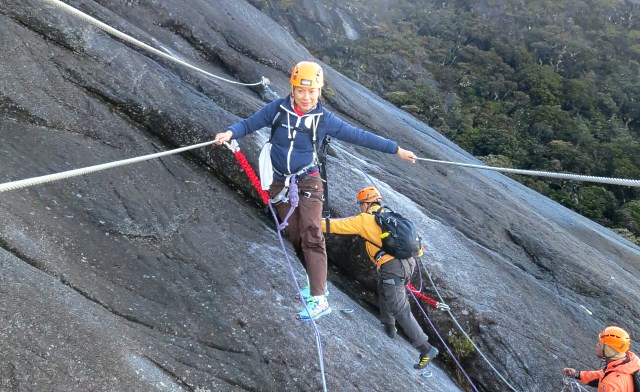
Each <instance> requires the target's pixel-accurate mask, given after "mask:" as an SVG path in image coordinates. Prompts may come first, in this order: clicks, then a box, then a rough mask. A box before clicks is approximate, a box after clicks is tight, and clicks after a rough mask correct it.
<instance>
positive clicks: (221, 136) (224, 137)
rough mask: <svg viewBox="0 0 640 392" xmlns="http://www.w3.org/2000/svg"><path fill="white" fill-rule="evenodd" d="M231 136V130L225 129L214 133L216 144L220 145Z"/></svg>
mask: <svg viewBox="0 0 640 392" xmlns="http://www.w3.org/2000/svg"><path fill="white" fill-rule="evenodd" d="M232 137H233V132H231V131H226V132H220V133H218V134H216V138H215V140H216V142H215V144H216V145H220V144H222V143H224V142H228V141H229V140H231V138H232Z"/></svg>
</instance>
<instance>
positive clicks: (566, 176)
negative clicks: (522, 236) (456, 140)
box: [416, 158, 640, 186]
mask: <svg viewBox="0 0 640 392" xmlns="http://www.w3.org/2000/svg"><path fill="white" fill-rule="evenodd" d="M416 160H418V161H425V162H432V163H442V164H446V165H455V166H463V167H470V168H474V169H484V170H494V171H498V172H502V173H513V174H524V175H529V176H538V177H551V178H562V179H566V180H576V181H588V182H597V183H602V184H613V185H626V186H640V180H633V179H628V178H610V177H597V176H584V175H581V174H572V173H552V172H546V171H537V170H521V169H510V168H505V167H494V166H483V165H474V164H471V163H461V162H449V161H440V160H437V159H427V158H416Z"/></svg>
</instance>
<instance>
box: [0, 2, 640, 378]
mask: <svg viewBox="0 0 640 392" xmlns="http://www.w3.org/2000/svg"><path fill="white" fill-rule="evenodd" d="M67 3H68V4H69V5H72V6H73V7H76V8H78V9H79V10H81V11H83V12H85V13H87V14H89V15H91V16H92V17H94V18H96V19H98V20H100V21H102V22H104V23H107V24H108V25H110V26H112V27H114V28H116V29H119V30H120V31H123V32H125V33H127V34H128V35H130V36H132V37H135V38H136V39H138V40H140V41H142V42H145V43H146V44H148V45H151V46H153V47H155V48H157V49H160V50H162V51H164V52H165V53H168V54H171V55H173V56H175V57H176V58H180V59H182V60H184V61H187V62H189V63H191V64H193V65H195V66H197V67H199V68H202V69H204V70H206V71H207V72H209V73H211V74H213V75H217V76H221V77H224V78H226V79H228V80H232V81H235V82H243V83H254V82H258V81H260V79H261V77H263V76H264V77H267V78H268V79H269V80H270V81H271V85H270V86H269V88H268V89H265V88H263V87H261V86H253V87H247V86H243V85H238V84H232V83H229V82H227V81H225V80H221V79H217V78H213V77H207V76H204V75H202V74H200V73H198V72H195V71H193V70H191V69H188V68H185V67H184V66H182V65H179V64H175V63H173V62H171V61H168V60H166V59H163V58H160V57H158V56H155V55H152V54H149V53H148V52H146V51H144V50H142V49H139V48H137V47H135V46H133V45H131V44H130V43H127V42H124V41H122V40H120V39H117V38H114V37H112V36H111V35H109V34H107V33H105V32H103V31H101V30H99V29H97V28H96V27H94V26H93V25H91V24H89V23H87V21H85V20H81V19H78V18H77V17H75V16H73V15H70V14H68V13H66V12H64V11H63V10H61V9H59V8H57V7H54V6H53V5H51V4H50V3H49V2H46V1H36V0H21V1H17V0H5V1H3V2H2V4H0V31H1V32H2V34H0V58H1V61H0V70H1V72H2V75H3V76H2V78H1V79H0V168H2V169H1V170H0V183H5V182H9V181H14V180H20V179H24V178H30V177H36V176H41V175H45V174H50V173H56V172H61V171H65V170H70V169H76V168H80V167H86V166H91V165H96V164H100V163H106V162H112V161H118V160H122V159H127V158H132V157H136V156H141V155H146V154H151V153H155V152H159V151H166V150H170V149H173V148H176V147H178V146H185V145H191V144H195V143H199V142H203V141H207V140H210V137H211V136H212V135H213V134H215V133H217V132H219V131H222V130H224V129H225V127H226V126H228V125H229V124H231V123H233V122H234V121H236V120H237V119H239V118H242V117H246V116H248V115H250V114H251V113H252V112H254V111H255V110H256V109H258V108H259V107H261V106H262V105H264V103H265V102H266V100H268V99H270V98H272V97H274V96H276V95H279V96H284V95H286V94H287V92H288V72H289V69H290V68H291V66H292V65H293V64H295V63H296V62H297V61H300V60H309V59H313V57H312V55H311V54H310V53H309V52H308V51H307V50H306V49H305V48H304V47H303V46H301V45H300V44H299V43H297V41H296V39H297V37H296V36H295V34H296V33H295V32H291V33H290V32H289V31H287V30H285V29H284V28H282V27H281V26H280V25H278V24H276V23H275V22H274V21H273V20H272V19H270V18H269V17H267V16H266V15H265V14H263V13H262V12H261V11H259V10H258V9H256V8H254V7H253V6H251V5H250V4H248V3H245V2H243V1H235V0H233V1H232V0H228V1H190V2H181V1H174V0H168V1H163V2H158V1H113V0H112V1H107V0H100V1H69V2H67ZM305 9H308V8H305ZM347 11H348V8H341V9H340V12H341V13H342V18H343V19H344V20H349V21H351V22H350V24H349V26H352V27H353V29H354V31H355V32H357V23H356V21H357V18H358V17H357V15H351V16H350V15H348V14H347V13H346V12H347ZM313 12H319V11H318V10H315V11H313ZM327 12H328V11H327ZM326 15H327V16H326V20H327V23H329V22H330V21H331V20H334V21H337V20H338V19H332V17H330V15H331V13H330V12H328V13H327V14H326ZM307 17H309V16H308V15H307ZM340 20H342V19H340ZM345 31H346V30H345ZM292 34H293V36H292ZM305 34H314V31H311V30H310V31H305ZM349 34H352V36H351V38H348V39H357V34H355V35H354V34H353V32H351V33H349ZM326 74H327V80H328V82H329V86H330V87H331V91H332V92H333V93H332V94H328V93H326V94H325V100H326V104H327V106H328V107H329V108H330V109H331V110H333V111H335V112H336V113H337V114H338V115H339V116H340V117H342V118H344V119H347V120H349V121H351V122H353V123H354V124H358V125H360V126H363V127H366V128H368V129H371V130H373V131H374V132H376V133H378V134H380V135H382V136H385V137H389V138H392V139H394V140H397V141H398V142H399V143H400V145H401V146H403V147H405V148H408V149H411V150H413V151H414V152H415V153H416V154H417V155H418V156H420V157H424V158H433V159H441V160H450V161H463V162H475V160H474V159H473V158H472V157H471V156H469V155H468V154H466V153H465V152H464V151H463V150H461V149H460V148H459V147H457V146H455V145H454V144H452V143H451V142H449V141H448V140H446V139H444V138H443V137H442V136H441V135H439V134H438V133H437V132H436V131H435V130H433V129H431V128H429V127H427V126H426V125H424V124H422V123H420V122H418V121H416V120H415V119H414V118H412V117H411V116H409V115H408V114H406V113H404V112H402V111H400V110H398V109H397V108H394V107H393V106H392V105H389V104H387V103H386V102H385V101H383V100H381V99H380V98H378V97H376V96H375V95H373V94H371V93H370V92H369V91H367V90H366V89H364V88H362V87H361V86H360V85H358V84H356V83H354V82H352V81H350V80H348V79H346V78H345V77H343V76H342V75H341V74H339V73H338V72H335V71H333V70H332V69H330V68H328V67H327V69H326ZM327 91H328V90H327ZM267 133H268V132H267V131H263V132H260V133H258V134H255V135H252V136H249V137H247V138H245V139H242V140H241V141H240V144H241V147H242V150H243V151H244V152H245V154H246V155H247V157H248V159H249V161H250V162H251V163H252V164H253V165H254V167H255V166H256V165H255V164H256V162H257V155H258V149H259V148H260V146H261V144H262V142H263V141H264V140H265V139H266V137H267ZM329 181H330V185H329V186H330V198H331V199H330V202H331V208H332V213H333V216H336V217H339V216H347V215H350V214H353V213H354V212H356V211H355V209H354V207H353V199H354V195H355V192H357V190H358V189H360V188H361V187H363V186H366V185H369V184H370V183H371V182H373V183H374V185H376V186H378V187H379V188H380V190H381V191H382V193H383V195H384V196H385V200H386V201H387V202H388V203H389V204H390V205H392V206H394V207H395V209H396V210H398V211H399V212H401V213H403V214H404V215H407V216H411V217H412V218H413V220H414V221H415V222H417V223H418V225H419V228H420V229H419V230H420V232H421V234H422V236H423V238H425V240H426V246H427V248H426V253H425V256H424V257H423V258H422V261H423V263H424V266H425V267H426V268H427V269H428V271H429V272H430V273H431V276H432V277H433V279H434V281H435V283H436V285H437V287H438V290H439V292H440V293H441V294H442V296H443V297H444V299H445V301H446V302H447V303H448V304H449V305H451V307H452V312H453V314H454V315H456V317H457V318H458V320H459V321H460V323H461V324H462V325H463V326H464V328H465V329H466V330H467V331H468V332H469V333H470V334H471V335H472V336H473V337H474V338H475V340H476V342H477V344H478V346H479V347H480V348H481V349H482V351H483V352H484V353H485V354H486V355H487V357H488V358H489V359H490V360H491V361H492V363H493V364H494V366H496V368H497V369H498V370H499V371H500V372H501V373H502V374H503V375H504V376H505V378H506V379H507V380H508V381H509V383H511V385H513V387H514V388H516V389H517V390H519V391H548V390H555V389H559V387H560V385H561V382H562V379H561V375H560V368H561V367H563V366H564V365H571V366H573V367H580V368H587V367H592V366H595V365H596V363H595V362H597V361H594V360H593V359H594V357H593V353H592V351H593V345H594V339H595V334H596V332H598V331H599V330H600V329H601V328H602V327H603V326H604V325H605V324H610V323H616V324H619V325H621V326H623V327H625V328H628V329H629V330H630V332H631V333H632V336H635V334H636V333H638V332H640V331H638V329H637V325H638V321H640V320H639V319H640V315H639V313H638V310H637V307H636V304H637V302H638V299H639V298H638V296H639V295H638V293H639V292H640V287H639V286H640V284H639V283H638V280H637V278H636V277H637V276H638V274H639V272H640V271H639V268H640V267H639V266H640V250H639V249H638V248H637V247H635V246H633V245H631V244H630V243H628V242H626V241H624V240H623V239H621V238H620V237H618V236H616V235H615V234H613V233H611V232H610V231H608V230H606V229H604V228H602V227H601V226H598V225H597V224H594V223H593V222H591V221H588V220H586V219H584V218H582V217H580V216H578V215H576V214H574V213H573V212H571V211H569V210H567V209H565V208H563V207H561V206H559V205H557V204H556V203H554V202H552V201H550V200H548V199H546V198H544V197H542V196H540V195H538V194H536V193H535V192H532V191H530V190H528V189H526V188H524V187H522V186H521V185H519V184H518V183H516V182H514V181H512V180H510V179H509V178H507V177H504V176H502V175H500V174H497V173H494V172H484V171H473V170H470V169H464V168H457V167H451V166H444V165H441V164H435V163H417V164H415V165H411V164H408V163H406V162H404V161H401V160H399V159H397V158H396V157H393V156H389V155H386V154H381V153H377V152H373V151H370V150H367V149H363V148H360V147H354V146H351V145H348V144H346V143H342V142H340V141H334V142H332V149H331V155H330V157H329ZM0 200H1V202H0V217H1V219H2V221H3V228H2V230H0V271H2V273H1V274H0V315H1V319H0V320H1V321H0V347H1V348H0V390H2V391H5V390H6V391H24V390H27V391H85V390H95V391H112V390H118V391H180V390H184V391H207V390H209V391H222V390H224V391H228V390H249V391H282V390H287V391H298V390H301V391H317V390H322V388H323V384H326V385H327V388H328V390H335V391H338V390H339V391H358V390H375V391H389V390H414V389H420V390H427V391H456V390H461V389H460V387H458V386H457V385H456V383H455V382H454V381H453V378H452V377H450V376H449V375H448V373H447V372H445V371H444V370H443V369H445V368H446V367H445V366H442V363H441V362H439V361H436V365H437V366H436V367H434V368H433V371H434V376H433V377H431V378H428V379H425V378H422V377H420V376H419V375H418V374H416V373H415V372H414V371H413V369H412V368H411V365H412V363H413V362H414V361H415V360H416V359H417V355H416V354H415V351H414V350H413V349H412V348H411V347H410V344H409V343H408V342H406V341H404V340H402V339H395V340H389V339H388V338H387V337H386V335H385V334H384V332H383V330H382V328H381V327H380V324H379V322H378V320H377V317H376V314H375V309H373V308H372V306H371V305H375V295H374V294H372V292H371V289H372V287H373V285H372V283H373V273H374V272H373V269H372V267H371V266H370V265H369V263H368V261H367V260H365V259H364V258H363V257H362V242H361V241H359V240H356V239H352V238H340V237H338V236H330V237H329V239H328V247H329V253H330V261H331V264H332V268H331V274H330V275H331V282H330V287H329V288H330V290H331V296H330V301H331V304H332V306H333V307H334V314H332V315H331V316H329V317H326V318H324V319H322V320H321V321H320V322H318V333H319V335H320V337H321V342H322V347H323V355H322V359H323V362H322V364H321V363H320V361H319V356H318V352H317V349H316V339H315V337H314V329H313V328H312V327H311V325H309V324H300V323H299V322H298V321H296V320H295V319H294V315H295V313H297V311H298V310H299V308H300V304H299V303H297V302H296V301H295V300H294V298H293V297H294V295H295V290H296V288H295V285H294V283H293V280H292V275H293V276H295V277H296V278H297V281H298V283H299V284H303V283H304V277H303V270H302V268H301V266H300V263H299V262H298V261H297V260H296V259H295V256H294V252H293V251H292V249H291V247H289V246H288V245H286V250H287V252H288V258H289V262H288V261H287V258H286V257H285V256H284V255H283V253H282V250H281V249H280V245H279V240H278V235H277V232H276V231H275V230H274V224H273V222H272V221H271V220H270V218H269V215H268V214H265V210H264V207H262V206H261V205H260V201H259V197H258V195H257V193H256V192H255V191H254V190H253V189H252V187H251V185H250V184H249V182H248V181H247V179H246V176H245V175H244V173H243V172H242V170H241V169H240V168H239V166H238V164H237V163H236V161H235V159H234V156H233V154H232V153H231V152H230V151H229V150H227V149H225V148H212V147H205V148H201V149H196V150H192V151H190V152H188V153H183V154H180V155H171V156H167V157H163V158H160V159H155V160H150V161H148V162H144V163H137V164H133V165H127V166H122V167H119V168H114V169H110V170H106V171H102V172H98V173H92V174H87V175H83V176H79V177H74V178H71V179H66V180H61V181H57V182H52V183H48V184H42V185H36V186H32V187H29V188H24V189H19V190H13V191H8V192H3V193H0ZM290 265H291V267H290ZM417 279H418V277H417V276H416V283H414V284H415V285H417ZM423 280H424V288H425V292H426V293H427V294H429V295H431V296H436V293H435V291H434V289H433V287H431V285H430V283H429V281H428V279H427V277H426V275H424V274H423ZM349 308H352V309H355V311H354V312H353V313H346V312H344V311H342V310H343V309H349ZM587 310H588V311H589V312H587ZM416 312H417V313H419V310H418V309H416ZM428 314H429V317H430V318H431V321H432V322H434V324H435V325H436V328H437V329H438V331H439V332H440V334H441V335H442V336H445V337H446V336H448V335H449V333H454V332H455V331H456V329H455V327H454V325H453V323H452V321H451V319H450V318H449V317H448V315H447V314H441V313H436V312H434V311H431V310H429V313H428ZM421 318H422V317H421ZM422 321H425V320H422ZM425 330H426V331H427V332H428V334H429V335H430V337H431V340H432V342H433V343H434V344H435V345H436V346H437V347H439V348H440V351H441V352H443V353H444V351H445V350H444V347H443V345H442V343H441V342H439V341H438V338H437V336H436V334H435V333H434V332H433V330H432V329H431V328H430V327H429V326H428V324H427V323H425ZM445 357H446V355H444V354H443V356H442V358H445ZM321 365H322V366H321ZM463 365H464V366H465V369H466V371H467V372H468V373H469V375H470V376H471V378H472V380H473V382H474V383H476V385H477V386H478V388H481V389H482V390H485V391H502V390H508V387H507V386H506V385H505V384H504V383H503V382H502V381H501V380H500V379H499V378H498V377H497V376H496V375H495V373H493V372H492V371H491V370H490V369H489V367H488V365H487V364H486V363H485V362H484V361H483V360H482V358H481V357H480V356H478V355H475V356H471V357H469V358H467V359H465V360H464V361H463ZM321 368H323V369H324V374H325V375H326V380H325V382H324V383H323V380H322V374H323V373H322V372H321ZM380 369H385V371H384V372H381V371H380ZM554 375H555V376H554Z"/></svg>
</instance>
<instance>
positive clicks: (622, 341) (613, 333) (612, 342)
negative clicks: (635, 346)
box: [598, 325, 631, 353]
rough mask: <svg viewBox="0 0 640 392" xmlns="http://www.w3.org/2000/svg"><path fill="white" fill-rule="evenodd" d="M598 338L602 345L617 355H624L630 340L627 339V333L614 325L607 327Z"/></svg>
mask: <svg viewBox="0 0 640 392" xmlns="http://www.w3.org/2000/svg"><path fill="white" fill-rule="evenodd" d="M598 338H599V339H600V341H601V342H602V344H606V345H607V346H609V347H611V348H612V349H614V350H616V351H617V352H619V353H626V352H627V351H629V345H630V344H631V339H630V338H629V334H628V333H627V331H625V330H624V329H622V328H620V327H616V326H615V325H612V326H610V327H607V328H605V329H604V330H603V331H602V332H600V335H598Z"/></svg>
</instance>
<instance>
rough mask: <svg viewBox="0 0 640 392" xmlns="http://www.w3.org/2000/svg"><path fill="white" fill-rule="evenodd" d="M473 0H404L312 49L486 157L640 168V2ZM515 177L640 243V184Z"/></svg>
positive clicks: (579, 168)
mask: <svg viewBox="0 0 640 392" xmlns="http://www.w3.org/2000/svg"><path fill="white" fill-rule="evenodd" d="M271 3H272V4H274V2H271ZM296 3H297V2H293V1H278V2H275V4H276V7H277V8H278V11H279V12H284V13H286V12H287V9H288V8H290V7H295V6H296ZM469 3H470V2H468V1H445V2H432V1H426V0H413V1H412V0H396V1H394V2H393V4H392V5H391V4H389V5H388V7H387V8H386V9H383V10H382V12H381V8H380V7H378V8H377V9H375V10H373V9H371V10H370V12H371V13H373V12H374V11H375V15H373V14H372V15H370V18H369V19H368V20H374V21H375V24H372V25H369V26H367V27H366V31H365V32H364V34H361V36H360V37H359V39H357V40H353V41H350V42H349V43H348V44H344V41H342V42H340V41H338V43H337V44H335V45H331V46H326V47H313V45H311V47H310V48H309V49H310V50H311V51H312V53H313V54H314V55H315V56H316V57H318V58H320V59H322V60H323V61H324V62H326V63H327V64H329V65H331V66H332V67H333V68H335V69H337V70H339V71H340V72H342V73H343V74H345V75H346V76H348V77H350V78H351V79H353V80H355V81H357V82H359V83H360V84H362V85H364V86H366V87H367V88H369V89H371V90H372V91H373V92H375V93H376V94H378V95H379V96H381V97H383V98H385V99H386V100H388V101H389V102H391V103H393V104H395V105H396V106H398V107H400V108H402V109H404V110H406V111H407V112H410V113H412V114H413V115H414V116H415V117H417V118H418V119H420V120H421V121H423V122H425V123H427V124H428V125H430V126H431V127H433V128H434V129H436V130H437V131H438V132H440V133H441V134H443V135H445V136H446V137H447V138H449V139H451V140H453V141H454V142H455V143H457V144H458V145H460V146H461V147H462V148H464V149H465V150H467V151H468V152H469V153H471V154H473V155H474V156H476V157H477V158H479V159H480V160H482V161H483V162H485V163H486V164H487V165H491V166H501V167H509V168H518V169H528V170H543V171H553V172H570V173H576V174H584V175H592V176H603V177H617V178H631V179H640V142H639V137H640V106H639V103H640V1H638V0H635V1H618V0H591V1H589V0H571V1H567V0H554V1H547V0H542V1H541V0H537V1H506V0H484V1H477V2H473V3H474V4H469ZM377 5H378V6H379V5H380V2H378V3H377ZM370 8H371V7H370ZM383 8H384V7H383ZM365 9H366V5H365ZM307 46H309V45H307ZM329 86H330V81H329ZM512 177H513V178H514V179H516V180H517V181H519V182H521V183H523V184H525V185H526V186H528V187H530V188H532V189H534V190H536V191H538V192H540V193H542V194H544V195H546V196H548V197H550V198H551V199H553V200H555V201H557V202H559V203H561V204H563V205H564V206H566V207H568V208H570V209H572V210H574V211H576V212H578V213H580V214H582V215H584V216H586V217H588V218H590V219H592V220H594V221H596V222H598V223H600V224H602V225H604V226H606V227H609V228H611V229H613V230H615V231H616V232H618V233H619V234H621V235H623V236H624V237H625V238H627V239H629V240H631V241H633V242H635V243H640V189H639V188H637V187H635V188H634V187H624V186H616V185H605V184H597V183H587V182H575V181H567V180H555V179H549V178H542V177H529V176H518V175H512Z"/></svg>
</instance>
